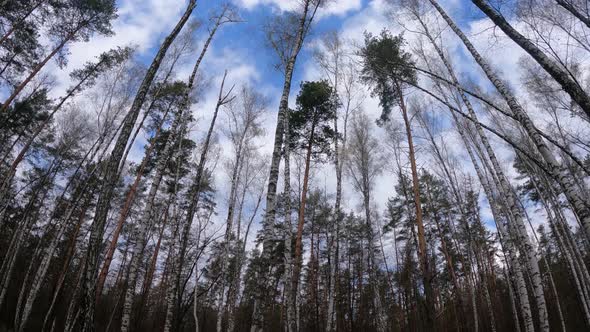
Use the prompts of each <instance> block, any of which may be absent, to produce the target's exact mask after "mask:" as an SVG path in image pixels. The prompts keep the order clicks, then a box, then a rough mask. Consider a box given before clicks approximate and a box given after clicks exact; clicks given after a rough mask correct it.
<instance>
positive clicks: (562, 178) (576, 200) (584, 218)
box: [429, 0, 590, 238]
mask: <svg viewBox="0 0 590 332" xmlns="http://www.w3.org/2000/svg"><path fill="white" fill-rule="evenodd" d="M429 1H430V3H431V4H432V5H433V6H434V7H435V8H436V10H437V11H438V12H439V14H440V15H441V17H442V18H443V19H444V20H445V21H446V22H447V24H448V25H449V27H450V28H451V29H452V30H453V32H455V34H456V35H457V36H458V37H459V38H460V39H461V41H462V42H463V44H464V45H465V46H466V47H467V49H468V50H469V52H470V54H471V55H472V56H473V58H474V59H475V61H476V62H477V63H478V64H479V66H480V67H481V69H482V70H483V71H484V73H485V74H486V76H487V77H488V79H489V80H490V81H491V82H492V84H493V85H494V86H495V88H496V89H497V90H498V92H499V93H500V94H501V95H502V97H503V98H504V100H505V101H506V103H507V104H508V106H509V107H510V110H511V111H512V115H513V116H514V117H515V119H516V120H517V121H519V122H520V123H521V124H522V126H523V128H524V129H525V130H526V132H527V134H528V135H529V136H530V138H531V140H532V141H533V143H534V144H535V146H536V147H537V149H538V150H539V153H540V154H541V156H542V157H543V160H544V162H545V163H546V168H547V169H548V171H549V172H550V174H551V177H552V178H554V179H555V180H556V181H557V182H558V183H559V184H560V186H561V189H562V190H563V192H564V194H565V196H566V197H567V199H568V201H569V202H570V204H571V205H572V206H573V208H574V211H575V213H576V214H577V215H578V217H579V218H580V220H581V222H582V225H583V226H584V229H585V231H586V236H587V237H589V238H590V208H589V207H588V200H587V199H584V197H583V196H581V195H580V192H579V190H577V186H576V185H575V184H574V183H572V179H571V176H569V174H567V172H566V171H565V170H564V169H563V168H562V167H561V165H560V164H559V162H558V161H557V160H556V159H555V157H554V156H553V154H552V152H551V151H550V150H549V148H548V146H547V145H546V144H545V142H544V141H543V138H542V137H541V135H540V133H539V131H538V130H537V128H536V127H535V126H534V124H533V122H532V121H531V119H530V118H529V117H528V115H527V114H526V112H525V111H524V109H523V108H522V107H521V106H520V104H519V103H518V102H517V100H516V98H515V97H514V95H513V94H512V93H511V92H510V90H509V89H508V87H507V86H506V85H505V84H504V82H503V81H502V80H501V79H500V78H499V76H498V75H497V74H496V73H495V72H494V71H493V70H492V68H491V67H490V65H489V64H488V63H487V61H486V60H485V59H484V58H483V57H482V56H481V55H480V54H479V52H477V50H476V49H475V47H474V46H473V45H472V44H471V42H470V41H469V39H468V38H467V37H466V36H465V34H464V33H463V32H462V31H461V30H460V29H459V27H458V26H457V25H456V24H455V23H454V22H453V20H452V19H451V18H450V17H449V16H448V15H447V13H446V12H445V11H444V9H443V8H442V7H440V5H439V4H438V3H437V2H436V0H429ZM474 1H476V0H474ZM477 1H479V0H477Z"/></svg>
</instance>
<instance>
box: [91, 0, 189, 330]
mask: <svg viewBox="0 0 590 332" xmlns="http://www.w3.org/2000/svg"><path fill="white" fill-rule="evenodd" d="M195 7H196V0H190V1H189V4H188V7H187V9H186V10H185V12H184V14H183V15H182V17H181V18H180V21H179V22H178V23H177V24H176V26H175V27H174V29H173V30H172V32H171V33H170V35H168V36H167V37H166V39H165V40H164V42H163V43H162V45H161V46H160V49H159V50H158V53H157V54H156V56H155V58H154V60H153V61H152V64H151V65H150V68H149V69H148V71H147V73H146V75H145V77H144V79H143V82H142V83H141V85H140V87H139V89H138V92H137V95H136V96H135V100H134V101H133V104H132V105H131V108H130V110H129V113H128V116H127V117H126V119H125V124H124V125H123V128H122V129H121V133H120V134H119V137H118V139H117V142H116V143H115V146H114V148H113V151H112V153H111V156H110V158H109V161H108V163H107V166H106V171H105V173H104V174H103V176H104V179H105V180H104V183H103V185H102V188H101V189H100V195H99V198H98V202H97V205H96V212H95V216H94V220H93V223H92V227H91V232H90V239H89V243H88V249H87V254H86V260H85V264H84V268H83V273H82V279H83V282H82V291H81V303H80V310H81V318H82V326H81V329H80V330H81V331H82V332H92V331H94V306H95V298H96V277H97V274H98V270H97V269H98V260H99V255H100V244H101V242H102V239H103V235H104V226H105V223H106V219H107V213H108V211H109V209H110V201H111V198H112V196H113V192H114V189H115V185H116V183H117V180H118V177H117V172H118V168H119V164H120V162H121V157H122V155H123V152H124V150H125V146H126V144H127V140H128V139H129V136H130V134H131V131H132V130H133V126H134V124H135V121H136V120H137V116H138V115H139V111H140V110H141V107H142V106H143V103H144V101H145V98H146V96H147V93H148V90H149V88H150V86H151V84H152V82H153V80H154V77H155V76H156V72H157V71H158V69H159V67H160V64H161V63H162V60H163V59H164V56H165V55H166V52H167V51H168V48H169V47H170V45H171V44H172V42H173V41H174V39H175V38H176V36H178V34H179V33H180V30H182V28H183V26H184V25H185V23H186V22H187V21H188V19H189V17H190V15H191V14H192V12H193V10H194V8H195Z"/></svg>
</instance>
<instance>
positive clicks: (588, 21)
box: [0, 0, 590, 43]
mask: <svg viewBox="0 0 590 332" xmlns="http://www.w3.org/2000/svg"><path fill="white" fill-rule="evenodd" d="M555 2H557V4H558V5H559V6H561V7H562V8H563V9H565V10H567V11H568V12H569V13H570V14H572V15H574V16H575V17H576V18H577V19H578V20H580V21H581V22H582V23H584V24H585V25H586V26H587V27H588V28H590V17H589V16H584V14H582V13H580V11H579V10H578V9H577V8H576V7H574V5H573V4H572V3H571V2H569V1H566V0H555ZM0 43H1V42H0Z"/></svg>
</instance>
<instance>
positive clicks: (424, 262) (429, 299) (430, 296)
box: [395, 82, 435, 329]
mask: <svg viewBox="0 0 590 332" xmlns="http://www.w3.org/2000/svg"><path fill="white" fill-rule="evenodd" d="M395 84H396V85H397V86H398V89H400V91H401V86H400V84H399V82H395ZM399 106H400V108H401V111H402V117H403V119H404V125H405V129H406V137H407V139H408V146H409V159H410V165H411V169H412V187H413V196H414V204H415V208H416V225H417V227H418V254H419V256H420V263H421V267H422V273H423V276H422V281H423V283H424V293H425V297H426V317H424V324H425V328H426V329H434V326H435V325H434V324H435V316H434V315H435V312H434V311H435V308H434V291H433V288H432V274H431V271H430V266H429V260H428V252H427V250H426V238H425V232H424V221H423V214H422V203H421V199H420V182H419V180H418V168H417V166H416V154H415V152H414V141H413V138H412V127H411V125H410V120H409V118H408V111H407V109H406V105H405V101H404V98H403V96H402V97H400V99H399Z"/></svg>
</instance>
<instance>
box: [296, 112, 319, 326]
mask: <svg viewBox="0 0 590 332" xmlns="http://www.w3.org/2000/svg"><path fill="white" fill-rule="evenodd" d="M312 121H313V122H312V124H311V133H310V135H309V139H308V141H307V148H306V154H305V170H304V173H303V187H302V189H301V200H300V201H299V213H298V215H297V233H296V235H295V255H294V256H293V276H292V278H291V283H292V286H291V291H292V292H294V293H295V294H298V292H299V279H300V275H301V265H302V264H303V262H302V253H303V226H304V224H305V205H306V203H307V190H308V187H309V171H310V166H311V152H312V147H313V140H314V134H315V133H314V131H315V126H316V121H315V119H314V120H312ZM296 331H297V330H296Z"/></svg>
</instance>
